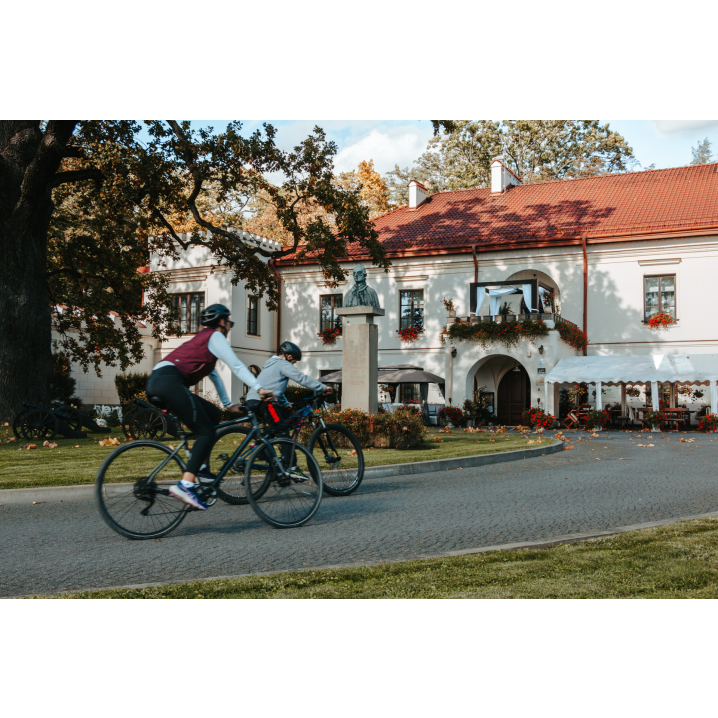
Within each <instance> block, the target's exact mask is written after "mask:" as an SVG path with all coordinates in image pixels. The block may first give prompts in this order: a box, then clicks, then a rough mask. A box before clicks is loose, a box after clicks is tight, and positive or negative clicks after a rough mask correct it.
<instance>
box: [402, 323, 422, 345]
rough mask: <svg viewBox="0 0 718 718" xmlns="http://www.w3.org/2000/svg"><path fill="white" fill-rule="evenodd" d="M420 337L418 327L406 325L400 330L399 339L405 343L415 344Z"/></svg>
mask: <svg viewBox="0 0 718 718" xmlns="http://www.w3.org/2000/svg"><path fill="white" fill-rule="evenodd" d="M418 338H419V330H418V329H417V328H416V327H406V329H400V330H399V339H400V341H402V342H403V343H404V344H413V343H414V342H415V341H416V340H417V339H418Z"/></svg>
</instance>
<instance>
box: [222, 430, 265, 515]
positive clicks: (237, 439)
mask: <svg viewBox="0 0 718 718" xmlns="http://www.w3.org/2000/svg"><path fill="white" fill-rule="evenodd" d="M250 431H251V430H250V429H248V428H247V427H245V426H239V425H238V424H237V425H235V426H228V427H226V428H224V429H219V430H218V431H217V440H216V441H215V443H214V446H213V447H212V453H211V454H210V461H209V467H210V471H212V472H213V473H214V474H217V475H219V474H220V473H221V472H222V471H224V468H225V466H227V464H228V463H229V462H230V461H231V459H232V455H233V454H234V452H235V451H236V450H237V447H238V446H241V444H242V442H243V441H244V440H245V439H246V438H247V434H248V433H249V432H250ZM252 449H254V446H250V447H248V448H247V449H245V451H244V453H243V454H242V455H241V456H240V457H239V458H238V459H236V460H235V461H234V462H232V465H231V466H230V467H229V468H228V469H227V473H226V474H225V475H224V477H223V478H222V483H220V485H219V486H218V487H217V496H218V497H219V498H220V499H222V501H224V502H226V503H228V504H233V505H235V506H243V505H245V504H247V503H249V501H248V500H247V494H246V491H245V483H244V472H245V470H246V468H247V457H248V456H249V455H250V453H251V451H252ZM261 469H264V473H262V471H261ZM273 471H274V463H273V462H272V455H271V453H266V454H265V457H264V461H261V460H260V459H258V460H257V462H256V463H255V465H254V471H253V472H252V494H254V497H255V498H260V497H261V496H262V495H263V494H264V492H265V491H266V490H267V489H268V488H269V480H270V478H271V476H272V473H273Z"/></svg>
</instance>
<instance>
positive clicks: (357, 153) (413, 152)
mask: <svg viewBox="0 0 718 718" xmlns="http://www.w3.org/2000/svg"><path fill="white" fill-rule="evenodd" d="M431 134H432V133H431V128H430V126H429V127H427V129H426V131H424V132H422V131H421V130H418V129H415V128H412V129H403V130H389V131H387V132H384V131H381V130H372V131H371V132H370V133H369V134H368V135H366V136H365V137H363V138H362V139H360V140H358V141H357V142H354V143H353V144H350V145H347V146H346V147H343V148H342V149H341V150H339V152H338V153H337V156H336V157H335V159H334V167H335V169H336V171H337V172H349V171H351V170H354V169H356V168H357V165H358V164H359V163H360V162H361V161H362V160H370V159H373V160H374V168H375V169H376V170H377V172H379V173H380V174H384V173H385V172H388V171H389V170H393V169H394V165H399V166H400V167H406V166H411V165H412V164H413V163H414V160H416V159H418V158H419V156H420V155H421V154H422V153H423V152H424V150H425V149H426V144H427V142H428V141H429V138H430V137H431Z"/></svg>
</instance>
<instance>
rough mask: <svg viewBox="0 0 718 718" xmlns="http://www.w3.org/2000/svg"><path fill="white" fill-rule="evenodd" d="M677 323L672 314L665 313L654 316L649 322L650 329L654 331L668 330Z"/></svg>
mask: <svg viewBox="0 0 718 718" xmlns="http://www.w3.org/2000/svg"><path fill="white" fill-rule="evenodd" d="M675 323H676V320H675V319H674V318H673V317H672V316H671V315H670V314H666V313H665V312H659V313H658V314H654V315H653V316H652V317H651V318H650V319H649V320H648V322H647V324H648V328H649V329H653V330H660V329H667V328H668V327H670V326H673V325H674V324H675Z"/></svg>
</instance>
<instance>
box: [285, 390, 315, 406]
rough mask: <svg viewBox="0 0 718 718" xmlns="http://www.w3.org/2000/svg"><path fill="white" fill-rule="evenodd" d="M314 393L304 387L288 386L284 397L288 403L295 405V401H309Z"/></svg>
mask: <svg viewBox="0 0 718 718" xmlns="http://www.w3.org/2000/svg"><path fill="white" fill-rule="evenodd" d="M313 394H314V392H313V391H312V390H311V389H307V388H306V387H304V386H288V387H287V390H286V391H285V392H284V396H286V397H287V401H288V402H289V403H290V404H293V403H294V402H295V401H301V400H302V399H308V398H309V397H310V396H312V395H313Z"/></svg>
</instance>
